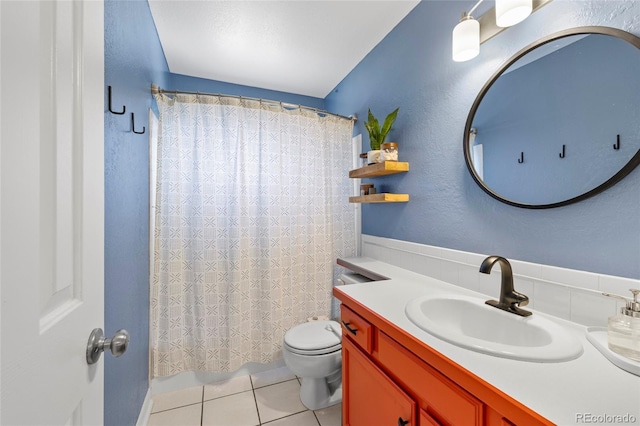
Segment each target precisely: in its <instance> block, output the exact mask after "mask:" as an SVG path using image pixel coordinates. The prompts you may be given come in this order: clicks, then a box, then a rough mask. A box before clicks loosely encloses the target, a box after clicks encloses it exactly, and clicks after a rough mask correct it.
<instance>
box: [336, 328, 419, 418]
mask: <svg viewBox="0 0 640 426" xmlns="http://www.w3.org/2000/svg"><path fill="white" fill-rule="evenodd" d="M342 378H343V383H342V397H343V400H342V419H343V420H342V421H343V425H344V426H372V425H379V426H385V425H388V426H396V425H406V426H417V424H416V421H415V412H416V404H415V402H414V401H413V400H412V399H411V398H410V397H409V396H408V395H407V394H406V393H404V392H403V391H402V389H400V388H399V387H398V386H397V385H396V384H395V383H393V382H392V381H391V379H389V378H388V377H387V376H386V374H384V372H382V370H380V369H379V368H378V367H376V366H375V365H374V364H373V363H372V362H371V361H370V360H369V359H368V358H367V357H366V356H365V355H364V354H363V353H362V352H361V351H360V350H359V349H358V348H357V347H356V346H355V345H354V344H353V343H352V342H351V339H350V338H349V337H344V338H343V340H342Z"/></svg>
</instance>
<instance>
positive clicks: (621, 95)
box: [472, 34, 640, 204]
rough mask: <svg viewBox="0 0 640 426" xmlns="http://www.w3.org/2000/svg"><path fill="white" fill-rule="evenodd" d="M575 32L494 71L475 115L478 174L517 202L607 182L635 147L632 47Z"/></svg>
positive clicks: (557, 197) (548, 199)
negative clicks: (542, 52) (560, 44)
mask: <svg viewBox="0 0 640 426" xmlns="http://www.w3.org/2000/svg"><path fill="white" fill-rule="evenodd" d="M577 37H580V39H579V40H578V41H576V42H574V43H572V44H570V45H568V46H566V47H564V48H562V49H560V50H556V51H554V52H553V53H550V54H548V55H546V56H544V57H542V58H540V59H538V60H536V61H534V62H531V63H529V64H527V65H525V66H522V67H520V68H517V69H515V70H513V71H511V72H508V73H507V74H503V75H502V76H500V78H499V79H498V80H497V81H496V82H495V83H494V84H493V85H492V86H491V89H489V91H488V92H487V94H486V95H485V97H484V98H483V99H482V102H481V104H480V107H479V108H478V110H477V112H476V114H475V117H474V119H473V125H472V126H473V127H474V128H476V129H477V131H478V132H477V135H476V138H475V142H476V143H477V144H482V145H483V152H484V179H483V180H484V182H485V183H486V184H487V185H488V186H489V187H490V188H491V189H493V190H494V191H495V192H497V193H498V194H500V195H502V196H503V197H506V198H508V199H511V200H513V201H517V202H520V203H525V204H550V203H555V202H560V201H564V200H567V199H570V198H573V197H575V196H578V195H581V194H584V193H586V192H587V191H589V190H592V189H594V188H595V187H596V186H598V185H600V184H602V183H603V182H605V181H607V180H608V179H609V178H611V177H612V176H613V175H614V174H615V173H616V172H617V171H618V170H620V169H621V168H622V167H623V166H624V165H625V164H626V163H627V162H628V161H629V160H630V159H631V158H632V157H633V155H634V154H635V153H636V152H637V151H638V148H640V138H639V137H638V136H640V131H639V130H640V126H639V124H640V123H639V121H638V118H639V117H640V102H639V99H640V98H639V97H640V79H639V78H638V76H639V75H640V54H638V53H639V52H638V48H636V47H635V46H633V45H632V44H630V43H627V42H626V41H624V40H620V39H618V38H615V37H611V36H606V35H600V34H597V35H591V36H588V37H584V36H582V35H581V36H575V37H574V39H575V38H577ZM546 46H548V45H545V47H546ZM536 52H537V50H536ZM526 58H527V56H525V58H523V59H526ZM517 64H518V63H516V64H515V65H517ZM620 64H624V65H623V66H621V65H620ZM510 69H512V68H510ZM523 99H525V100H526V102H522V100H523ZM618 134H619V135H621V143H620V149H619V150H614V149H613V144H614V143H615V142H616V135H618ZM562 145H565V156H564V158H562V159H561V158H560V157H559V153H560V152H562ZM521 152H522V153H523V156H524V161H523V162H522V163H518V161H517V159H519V158H520V153H521ZM586 165H588V167H586Z"/></svg>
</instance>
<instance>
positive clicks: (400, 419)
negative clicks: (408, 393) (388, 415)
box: [398, 417, 409, 426]
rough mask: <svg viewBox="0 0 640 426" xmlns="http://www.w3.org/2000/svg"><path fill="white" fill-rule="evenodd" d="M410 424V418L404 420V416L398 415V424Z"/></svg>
mask: <svg viewBox="0 0 640 426" xmlns="http://www.w3.org/2000/svg"><path fill="white" fill-rule="evenodd" d="M407 424H409V420H403V419H402V417H398V426H404V425H407Z"/></svg>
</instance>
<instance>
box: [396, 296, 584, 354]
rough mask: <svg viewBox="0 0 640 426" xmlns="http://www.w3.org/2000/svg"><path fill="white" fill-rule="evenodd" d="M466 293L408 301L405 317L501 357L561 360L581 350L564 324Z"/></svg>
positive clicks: (442, 335)
mask: <svg viewBox="0 0 640 426" xmlns="http://www.w3.org/2000/svg"><path fill="white" fill-rule="evenodd" d="M484 302H485V301H484V299H479V298H475V297H467V296H435V297H434V296H427V297H422V298H419V299H416V300H413V301H411V302H409V303H407V305H406V307H405V314H406V315H407V318H409V320H410V321H411V322H412V323H414V324H415V325H417V326H418V327H420V328H421V329H423V330H425V331H426V332H428V333H430V334H433V335H434V336H436V337H438V338H440V339H442V340H445V341H447V342H449V343H453V344H454V345H457V346H460V347H463V348H466V349H471V350H473V351H476V352H482V353H485V354H489V355H494V356H498V357H503V358H512V359H518V360H523V361H534V362H561V361H569V360H571V359H575V358H578V357H579V356H580V355H582V351H583V349H582V343H580V341H579V340H578V339H577V338H576V337H575V336H574V335H573V334H571V333H570V332H569V331H568V330H567V329H565V328H564V327H562V326H561V325H560V324H557V323H555V322H553V321H551V320H549V319H547V318H545V317H543V316H540V315H538V314H536V313H534V314H533V315H531V316H528V317H521V316H519V315H515V314H512V313H509V312H505V311H503V310H500V309H497V308H494V307H493V306H489V305H486V304H485V303H484Z"/></svg>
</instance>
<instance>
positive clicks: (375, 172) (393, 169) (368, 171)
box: [349, 161, 409, 178]
mask: <svg viewBox="0 0 640 426" xmlns="http://www.w3.org/2000/svg"><path fill="white" fill-rule="evenodd" d="M408 171H409V163H405V162H400V161H385V162H383V163H377V164H372V165H371V166H365V167H360V168H359V169H354V170H351V171H350V172H349V177H350V178H368V177H376V176H385V175H392V174H395V173H404V172H408Z"/></svg>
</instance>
